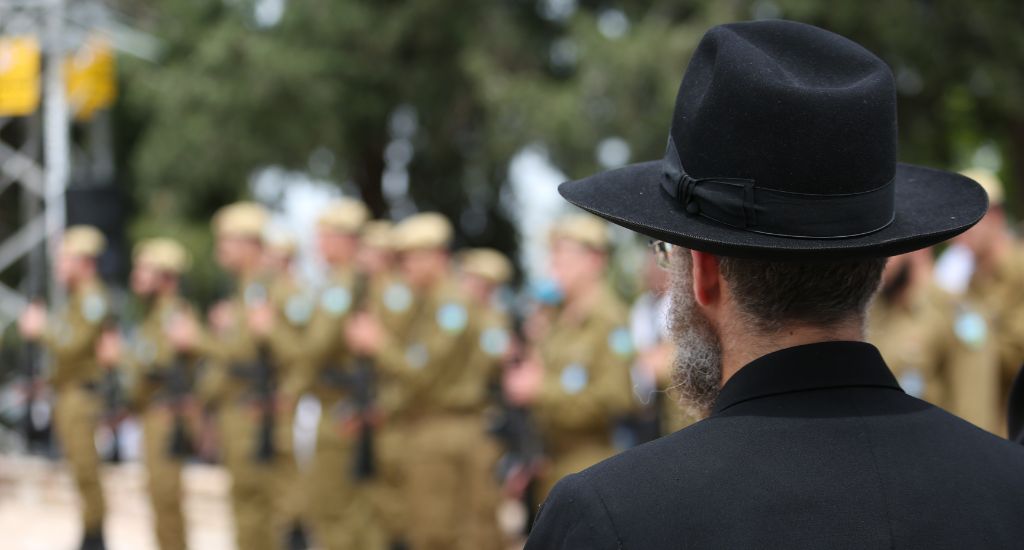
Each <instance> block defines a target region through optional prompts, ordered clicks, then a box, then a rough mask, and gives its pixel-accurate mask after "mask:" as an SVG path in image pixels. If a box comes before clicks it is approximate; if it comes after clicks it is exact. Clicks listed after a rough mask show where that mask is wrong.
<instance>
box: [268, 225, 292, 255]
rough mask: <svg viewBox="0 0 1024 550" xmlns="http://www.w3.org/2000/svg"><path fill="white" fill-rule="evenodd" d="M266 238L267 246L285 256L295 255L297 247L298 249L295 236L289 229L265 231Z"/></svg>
mask: <svg viewBox="0 0 1024 550" xmlns="http://www.w3.org/2000/svg"><path fill="white" fill-rule="evenodd" d="M264 240H265V241H266V245H267V248H269V249H270V250H271V251H273V252H276V253H278V254H282V255H284V256H293V255H295V251H296V249H298V243H297V242H296V241H295V236H294V235H292V234H291V233H290V232H288V231H283V230H277V231H268V232H267V233H265V237H264Z"/></svg>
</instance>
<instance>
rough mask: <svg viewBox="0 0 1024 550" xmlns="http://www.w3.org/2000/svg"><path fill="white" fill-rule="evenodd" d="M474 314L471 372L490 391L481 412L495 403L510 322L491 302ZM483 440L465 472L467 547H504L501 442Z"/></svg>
mask: <svg viewBox="0 0 1024 550" xmlns="http://www.w3.org/2000/svg"><path fill="white" fill-rule="evenodd" d="M472 309H474V310H475V311H474V312H473V314H472V315H471V316H472V317H473V318H475V319H477V321H476V323H475V324H476V325H477V327H478V328H477V334H478V336H477V346H476V348H475V350H474V353H473V354H472V356H471V359H470V360H469V365H470V366H469V367H468V369H469V371H471V372H473V373H474V377H476V379H477V382H476V383H478V384H480V387H481V389H482V390H485V391H487V392H488V393H485V394H481V396H480V399H481V401H480V409H481V413H485V411H484V409H485V408H490V407H491V406H493V403H491V402H490V400H489V397H490V393H491V391H490V390H491V388H497V387H498V385H499V384H500V379H501V374H502V373H501V369H502V361H503V359H504V358H505V356H506V354H507V353H508V351H509V346H510V344H511V334H510V329H511V322H510V321H509V318H508V315H507V314H506V313H505V312H504V311H501V310H500V309H498V308H497V307H494V306H493V305H490V304H478V305H476V307H474V308H472ZM489 412H490V413H491V414H484V415H483V417H484V418H490V417H492V416H493V415H494V414H496V411H489ZM480 435H481V436H482V437H480V440H479V441H478V443H477V444H476V445H475V446H474V451H473V453H472V457H471V460H470V468H469V470H468V471H467V472H466V475H467V477H468V478H469V481H470V489H469V492H468V498H467V502H466V505H467V508H466V513H467V515H468V516H470V517H469V519H468V521H467V523H466V525H465V532H464V537H465V541H466V543H465V545H464V547H465V548H480V549H481V550H483V549H486V548H494V549H498V548H503V547H504V545H503V544H502V540H503V536H504V535H503V534H502V532H501V529H500V527H499V526H498V521H497V514H498V507H499V505H500V503H501V487H500V485H499V484H498V482H497V478H496V471H497V464H498V459H499V458H500V457H501V452H502V449H501V445H500V444H499V442H498V441H497V440H496V439H495V438H494V437H492V436H489V435H486V436H485V435H483V434H480Z"/></svg>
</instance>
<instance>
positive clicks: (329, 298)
mask: <svg viewBox="0 0 1024 550" xmlns="http://www.w3.org/2000/svg"><path fill="white" fill-rule="evenodd" d="M368 218H369V211H368V210H367V208H366V206H365V205H363V203H361V202H359V201H357V200H353V199H340V200H338V201H335V202H333V203H331V204H329V205H328V206H327V207H326V208H325V209H324V211H323V212H322V213H321V214H320V217H319V219H318V220H317V245H318V248H319V251H320V255H321V258H322V259H323V261H324V262H325V263H326V264H327V267H328V269H329V273H328V282H327V285H326V286H325V287H324V289H323V290H322V291H321V292H320V295H319V299H318V301H317V303H316V307H315V312H314V316H313V320H312V321H311V324H312V328H311V330H312V333H313V337H312V338H313V342H314V344H313V345H312V347H313V348H314V349H316V350H317V351H316V353H317V359H316V361H315V362H314V363H313V364H312V367H313V375H312V380H313V383H312V393H313V395H315V396H316V397H317V398H318V399H319V401H320V411H321V412H320V423H319V425H318V428H317V442H316V451H315V453H314V456H313V462H312V466H311V468H310V472H309V477H308V481H309V499H310V515H311V519H312V521H313V532H314V536H315V538H316V539H317V542H318V543H319V544H320V545H321V546H323V547H324V548H327V549H328V550H336V549H342V550H343V549H364V548H365V549H371V550H372V549H374V548H383V547H384V546H385V543H384V534H383V532H382V531H381V529H380V528H379V526H378V523H379V522H378V519H377V510H376V508H375V507H374V506H373V502H372V500H371V487H372V485H371V484H370V482H369V480H368V479H367V478H368V477H369V475H370V473H371V472H368V471H367V469H368V468H369V467H370V466H371V465H369V464H360V463H359V460H358V459H359V456H358V452H357V450H358V445H359V444H361V443H367V442H363V441H360V437H361V435H362V433H363V432H362V428H363V426H362V425H361V423H362V422H369V421H371V420H370V419H368V418H365V417H364V416H365V415H364V414H363V413H364V412H365V411H361V410H360V407H359V406H358V403H357V402H356V397H357V393H358V392H360V391H366V390H367V388H365V387H357V385H359V384H366V383H367V381H366V380H357V378H356V376H355V375H356V373H355V372H354V361H355V359H356V358H355V356H354V354H353V353H352V350H351V349H350V348H349V347H348V346H347V345H346V344H345V342H344V339H343V337H342V334H343V326H344V323H345V322H346V321H347V320H348V319H349V318H350V316H351V315H352V313H353V311H354V309H355V308H356V307H358V306H359V304H358V302H361V301H363V299H364V298H363V296H361V294H365V293H366V292H367V285H366V281H365V280H361V279H360V277H362V276H361V275H360V274H359V273H358V272H357V271H356V258H357V255H358V253H359V233H360V231H361V230H362V228H363V225H364V224H365V223H366V220H367V219H368ZM357 287H358V288H357Z"/></svg>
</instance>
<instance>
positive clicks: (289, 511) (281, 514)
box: [274, 401, 305, 534]
mask: <svg viewBox="0 0 1024 550" xmlns="http://www.w3.org/2000/svg"><path fill="white" fill-rule="evenodd" d="M288 403H293V401H288ZM294 423H295V408H294V407H288V408H286V409H284V410H279V411H278V414H277V416H276V417H275V418H274V450H275V452H276V453H277V456H278V458H277V462H276V464H275V483H276V484H277V489H276V490H275V493H276V494H275V499H274V502H275V503H276V504H277V509H276V511H275V517H276V518H277V521H278V525H279V530H280V531H281V532H282V534H283V533H285V532H287V530H288V529H290V528H291V527H293V526H294V525H296V524H297V523H301V522H302V521H303V520H304V519H305V518H303V517H302V516H303V508H304V500H305V497H304V495H303V492H304V491H303V490H304V489H305V487H303V485H302V483H301V477H300V475H299V465H298V462H296V460H295V443H294V436H295V434H294V430H293V427H294Z"/></svg>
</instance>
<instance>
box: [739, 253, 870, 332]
mask: <svg viewBox="0 0 1024 550" xmlns="http://www.w3.org/2000/svg"><path fill="white" fill-rule="evenodd" d="M884 268H885V258H870V259H863V260H849V261H841V262H773V261H766V260H749V259H740V258H725V257H719V269H721V272H722V277H723V278H724V279H725V281H726V283H728V285H729V289H730V290H731V291H732V293H733V295H734V296H735V298H736V301H737V303H738V305H739V308H740V310H741V311H742V312H743V313H745V314H746V315H747V316H748V317H749V320H750V322H751V323H752V324H753V325H754V326H755V328H756V329H758V330H759V331H761V332H762V333H767V334H770V333H774V332H778V331H780V330H781V329H783V328H784V327H785V326H786V325H787V324H792V323H798V324H805V325H817V326H822V327H825V326H828V325H834V324H836V323H840V322H844V321H849V320H851V319H857V320H860V321H863V319H864V316H865V313H866V310H867V307H868V304H869V303H870V302H871V297H872V296H873V295H874V293H875V291H876V290H877V289H878V285H879V283H880V282H881V280H882V270H883V269H884Z"/></svg>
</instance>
